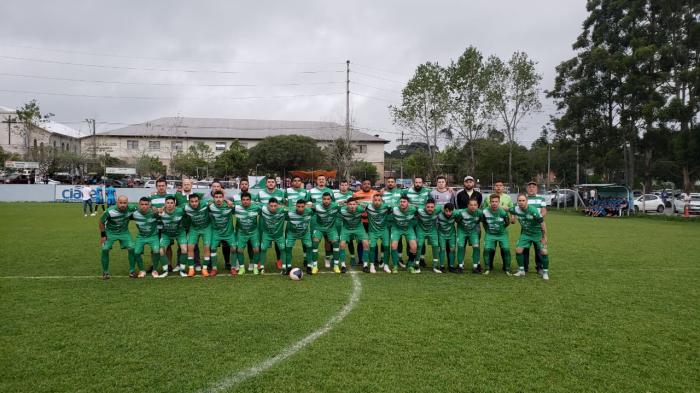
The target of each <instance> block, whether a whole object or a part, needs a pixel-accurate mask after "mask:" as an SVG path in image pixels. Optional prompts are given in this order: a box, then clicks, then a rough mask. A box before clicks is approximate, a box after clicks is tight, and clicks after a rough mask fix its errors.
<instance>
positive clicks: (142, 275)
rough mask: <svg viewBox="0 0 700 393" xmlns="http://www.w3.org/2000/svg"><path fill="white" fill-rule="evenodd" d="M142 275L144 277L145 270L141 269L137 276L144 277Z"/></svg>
mask: <svg viewBox="0 0 700 393" xmlns="http://www.w3.org/2000/svg"><path fill="white" fill-rule="evenodd" d="M144 277H146V272H144V271H143V270H142V271H140V272H139V278H144Z"/></svg>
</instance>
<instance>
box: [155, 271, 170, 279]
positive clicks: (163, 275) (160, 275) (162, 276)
mask: <svg viewBox="0 0 700 393" xmlns="http://www.w3.org/2000/svg"><path fill="white" fill-rule="evenodd" d="M165 277H168V272H167V271H164V272H163V273H161V274H159V275H158V277H157V278H165Z"/></svg>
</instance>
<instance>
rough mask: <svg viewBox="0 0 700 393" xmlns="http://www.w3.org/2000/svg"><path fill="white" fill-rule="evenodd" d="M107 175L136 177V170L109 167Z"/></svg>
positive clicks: (106, 171) (106, 169) (106, 170)
mask: <svg viewBox="0 0 700 393" xmlns="http://www.w3.org/2000/svg"><path fill="white" fill-rule="evenodd" d="M105 173H106V174H108V175H109V174H114V175H135V174H136V168H119V167H107V168H105Z"/></svg>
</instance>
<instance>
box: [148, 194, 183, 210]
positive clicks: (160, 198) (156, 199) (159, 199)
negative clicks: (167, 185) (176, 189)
mask: <svg viewBox="0 0 700 393" xmlns="http://www.w3.org/2000/svg"><path fill="white" fill-rule="evenodd" d="M174 196H175V195H172V194H163V195H159V194H155V195H151V196H149V197H148V199H150V200H151V206H153V207H156V208H159V209H160V208H162V207H163V206H165V198H167V197H174ZM176 200H177V198H176Z"/></svg>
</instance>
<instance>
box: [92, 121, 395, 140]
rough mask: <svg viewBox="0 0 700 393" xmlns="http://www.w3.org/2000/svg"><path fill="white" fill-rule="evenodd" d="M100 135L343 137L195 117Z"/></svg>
mask: <svg viewBox="0 0 700 393" xmlns="http://www.w3.org/2000/svg"><path fill="white" fill-rule="evenodd" d="M97 135H100V136H133V137H167V138H203V139H242V140H245V139H252V140H257V139H263V138H266V137H268V136H277V135H302V136H308V137H311V138H313V139H316V140H321V141H331V140H334V139H337V138H341V137H343V136H344V135H345V127H344V126H342V125H340V124H338V123H333V122H322V121H288V120H251V119H211V118H196V117H163V118H160V119H156V120H151V121H147V122H145V123H141V124H133V125H130V126H127V127H123V128H118V129H115V130H111V131H103V132H99V133H97ZM352 140H353V141H355V142H378V143H388V142H389V141H387V140H386V139H382V138H380V137H378V136H374V135H370V134H367V133H364V132H360V131H357V130H353V132H352Z"/></svg>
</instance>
